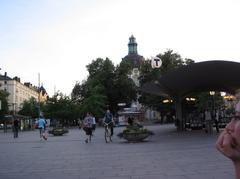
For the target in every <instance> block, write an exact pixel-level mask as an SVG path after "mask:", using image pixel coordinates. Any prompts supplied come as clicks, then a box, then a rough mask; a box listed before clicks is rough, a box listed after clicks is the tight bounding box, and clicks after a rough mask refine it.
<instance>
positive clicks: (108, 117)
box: [104, 109, 114, 136]
mask: <svg viewBox="0 0 240 179" xmlns="http://www.w3.org/2000/svg"><path fill="white" fill-rule="evenodd" d="M104 123H105V124H107V125H109V126H110V128H111V136H113V125H114V121H113V115H112V113H111V112H110V110H109V109H108V110H107V111H106V114H105V116H104Z"/></svg>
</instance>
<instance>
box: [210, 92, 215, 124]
mask: <svg viewBox="0 0 240 179" xmlns="http://www.w3.org/2000/svg"><path fill="white" fill-rule="evenodd" d="M209 94H210V95H211V96H212V116H213V118H214V119H215V112H214V111H215V100H214V95H215V91H209Z"/></svg>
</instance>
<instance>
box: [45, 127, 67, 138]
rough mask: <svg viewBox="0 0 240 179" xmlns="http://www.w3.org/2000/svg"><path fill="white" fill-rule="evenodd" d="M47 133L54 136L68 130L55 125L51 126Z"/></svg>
mask: <svg viewBox="0 0 240 179" xmlns="http://www.w3.org/2000/svg"><path fill="white" fill-rule="evenodd" d="M48 133H49V134H53V135H54V136H61V135H63V134H65V133H68V130H67V129H65V128H62V127H56V128H53V129H52V130H49V131H48Z"/></svg>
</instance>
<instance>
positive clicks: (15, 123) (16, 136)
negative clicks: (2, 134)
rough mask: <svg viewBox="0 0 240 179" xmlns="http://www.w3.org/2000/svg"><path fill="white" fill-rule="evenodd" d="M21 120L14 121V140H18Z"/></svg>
mask: <svg viewBox="0 0 240 179" xmlns="http://www.w3.org/2000/svg"><path fill="white" fill-rule="evenodd" d="M18 129H19V120H18V119H17V118H15V119H14V121H13V138H18Z"/></svg>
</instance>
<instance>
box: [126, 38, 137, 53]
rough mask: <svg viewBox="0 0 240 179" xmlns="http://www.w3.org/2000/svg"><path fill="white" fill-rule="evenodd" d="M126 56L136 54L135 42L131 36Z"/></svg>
mask: <svg viewBox="0 0 240 179" xmlns="http://www.w3.org/2000/svg"><path fill="white" fill-rule="evenodd" d="M128 54H137V42H136V38H135V37H134V36H133V35H132V36H131V37H130V38H129V43H128Z"/></svg>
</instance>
